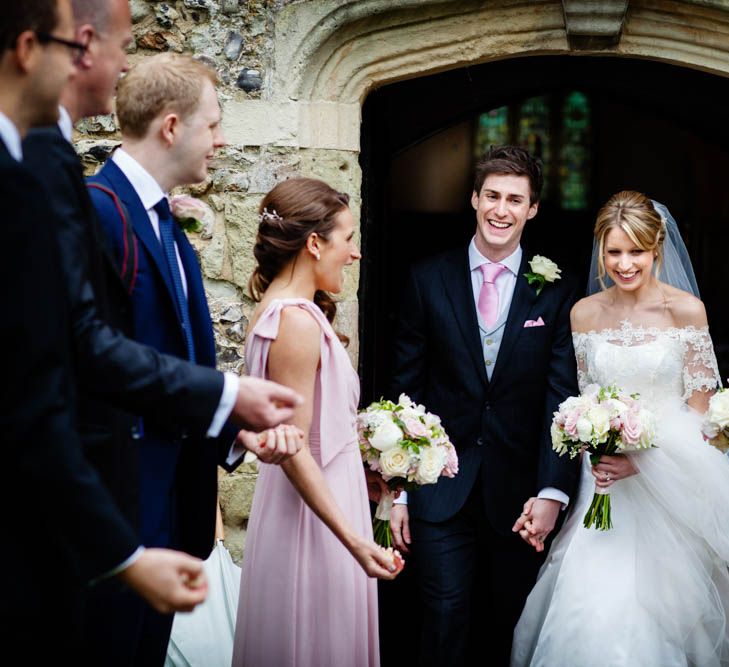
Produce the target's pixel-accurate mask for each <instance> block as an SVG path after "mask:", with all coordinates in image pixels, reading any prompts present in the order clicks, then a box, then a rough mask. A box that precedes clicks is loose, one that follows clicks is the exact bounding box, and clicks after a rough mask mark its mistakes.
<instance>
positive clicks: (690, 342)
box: [682, 327, 721, 401]
mask: <svg viewBox="0 0 729 667" xmlns="http://www.w3.org/2000/svg"><path fill="white" fill-rule="evenodd" d="M684 331H685V333H684V336H683V339H684V340H683V342H684V360H683V397H682V398H683V400H685V401H686V400H688V399H689V398H691V395H692V394H693V393H694V392H697V391H700V392H710V391H714V390H715V389H716V388H717V387H721V376H720V375H719V368H718V366H717V363H716V355H715V354H714V345H713V343H712V342H711V336H710V335H709V328H708V327H701V328H700V329H696V328H693V327H690V328H688V329H685V330H684Z"/></svg>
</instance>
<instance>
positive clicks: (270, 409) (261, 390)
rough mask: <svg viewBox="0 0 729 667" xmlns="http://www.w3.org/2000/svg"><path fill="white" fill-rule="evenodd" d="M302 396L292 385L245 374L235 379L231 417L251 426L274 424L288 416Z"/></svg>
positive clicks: (291, 413) (301, 401)
mask: <svg viewBox="0 0 729 667" xmlns="http://www.w3.org/2000/svg"><path fill="white" fill-rule="evenodd" d="M303 401H304V399H303V398H302V397H301V396H300V395H299V394H298V393H296V392H295V391H294V390H293V389H289V388H288V387H284V386H283V385H280V384H277V383H276V382H271V381H269V380H263V379H261V378H256V377H251V376H248V375H245V376H241V377H240V378H239V379H238V396H237V397H236V400H235V405H234V406H233V412H232V414H231V418H232V419H233V420H234V421H236V422H237V423H239V424H245V425H247V426H249V427H251V428H253V429H255V430H262V429H266V428H271V427H273V426H277V425H278V424H280V423H281V422H285V421H287V420H289V419H291V417H292V415H293V414H294V408H296V407H298V406H299V405H301V404H302V403H303Z"/></svg>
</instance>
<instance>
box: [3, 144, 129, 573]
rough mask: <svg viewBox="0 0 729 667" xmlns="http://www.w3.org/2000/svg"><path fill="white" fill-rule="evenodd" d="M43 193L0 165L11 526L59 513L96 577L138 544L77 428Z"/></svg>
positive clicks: (20, 536)
mask: <svg viewBox="0 0 729 667" xmlns="http://www.w3.org/2000/svg"><path fill="white" fill-rule="evenodd" d="M0 159H2V157H1V156H0ZM40 189H41V188H40V185H39V184H37V183H36V182H35V181H34V180H33V179H31V178H30V177H29V176H27V175H26V172H25V171H24V170H21V169H19V168H18V169H13V168H11V167H9V166H8V165H7V164H6V165H5V168H3V169H1V170H0V197H1V199H2V201H3V202H4V203H5V206H6V211H5V215H4V216H3V221H2V223H3V224H2V229H3V243H2V244H0V284H2V286H3V295H4V299H3V314H2V317H0V346H1V348H0V349H1V350H2V351H1V352H0V354H2V358H3V363H2V373H3V378H2V383H0V405H1V406H2V407H1V408H0V410H1V412H0V434H2V436H1V437H2V441H3V456H4V458H5V464H6V467H5V470H6V474H5V476H4V481H3V484H2V485H0V487H1V488H2V495H3V502H2V507H3V510H2V512H3V517H4V520H3V530H5V531H8V535H14V536H15V537H14V539H17V540H26V539H28V538H27V536H26V535H25V533H27V526H28V522H29V521H30V520H32V519H33V518H36V517H37V518H38V520H39V521H40V523H41V525H44V520H43V517H45V516H46V515H48V514H49V513H50V514H52V521H51V522H50V523H51V524H52V525H53V526H54V529H55V530H56V533H62V535H63V539H64V540H65V541H66V542H67V543H68V545H69V546H70V548H71V549H72V550H73V551H74V552H75V553H76V554H77V558H78V565H79V566H80V569H81V575H82V576H83V577H85V578H87V579H89V578H92V577H94V576H97V575H100V574H102V573H104V572H107V571H109V570H110V569H111V568H113V567H115V566H117V565H119V564H120V563H121V562H123V561H124V560H125V559H126V558H128V557H129V556H130V555H131V554H132V553H133V552H134V550H135V549H136V548H137V546H138V544H139V543H138V540H137V539H136V537H135V535H134V532H133V531H132V529H131V528H130V527H129V525H128V524H127V523H126V521H125V520H124V519H123V518H122V516H121V515H120V514H119V512H118V510H117V509H116V506H115V504H114V502H113V500H112V498H111V497H110V495H109V494H108V492H107V491H106V489H105V488H104V487H103V485H102V484H101V483H100V481H99V479H98V477H97V476H96V474H95V473H94V471H93V470H92V468H91V467H90V466H89V465H88V464H87V463H86V462H85V460H84V458H83V455H82V453H81V445H80V442H79V440H78V435H77V433H76V432H75V430H74V401H73V389H72V388H73V378H72V376H71V374H70V362H69V351H70V350H69V347H70V338H69V331H68V320H67V300H66V298H65V294H64V293H63V291H62V290H61V289H60V287H59V285H60V265H59V259H58V252H57V246H56V239H55V237H54V230H53V228H52V227H53V222H52V221H51V220H50V217H49V211H48V210H47V209H46V208H45V207H42V208H41V205H40V203H41V202H44V201H45V200H44V199H43V198H42V192H41V191H40ZM39 196H40V197H41V199H40V201H38V198H39ZM34 198H35V200H36V201H33V199H34ZM8 464H9V466H8ZM46 523H47V522H46ZM16 530H17V531H18V532H16ZM51 539H52V538H51ZM8 548H12V549H17V548H19V547H18V544H15V545H13V546H12V547H10V546H9V547H8ZM33 548H34V549H42V548H43V547H42V545H36V546H35V547H33ZM47 566H48V567H50V568H52V567H54V563H48V564H47ZM10 576H12V573H10ZM62 576H64V575H63V573H62V572H59V579H60V578H61V577H62Z"/></svg>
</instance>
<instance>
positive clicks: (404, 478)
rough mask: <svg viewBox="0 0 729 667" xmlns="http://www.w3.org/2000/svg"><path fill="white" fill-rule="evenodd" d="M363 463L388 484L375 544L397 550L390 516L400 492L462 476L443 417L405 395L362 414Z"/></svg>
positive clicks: (377, 518)
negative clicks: (443, 424) (446, 478)
mask: <svg viewBox="0 0 729 667" xmlns="http://www.w3.org/2000/svg"><path fill="white" fill-rule="evenodd" d="M357 431H358V433H359V449H360V452H361V454H362V460H363V461H364V462H365V463H366V464H367V465H368V466H369V467H370V469H371V470H374V471H375V472H377V473H379V474H380V475H381V476H382V479H383V480H384V481H385V482H387V486H388V487H389V488H390V490H391V491H390V493H384V494H383V496H382V499H381V500H380V502H379V504H378V505H377V511H376V512H375V518H374V520H373V522H372V524H373V528H374V535H375V541H376V542H377V543H378V544H380V545H382V546H384V547H391V546H392V531H391V530H390V511H391V510H392V501H393V500H394V498H395V492H396V491H397V490H399V489H402V490H405V491H412V490H415V489H417V488H418V487H419V486H421V485H422V484H435V483H436V482H437V481H438V479H439V478H440V477H441V475H443V476H445V477H454V476H455V475H456V474H457V473H458V455H457V454H456V449H455V447H454V446H453V445H452V444H451V441H450V440H449V439H448V436H447V435H446V432H445V430H443V427H442V426H441V423H440V417H438V416H437V415H434V414H432V413H430V412H427V411H426V410H425V408H424V407H423V406H422V405H416V404H415V403H413V402H412V401H411V400H410V398H409V397H408V396H406V395H405V394H400V398H399V400H398V402H397V403H393V402H392V401H386V400H380V401H376V402H374V403H372V404H371V405H370V406H369V407H368V408H366V409H365V410H361V411H360V412H359V414H358V415H357Z"/></svg>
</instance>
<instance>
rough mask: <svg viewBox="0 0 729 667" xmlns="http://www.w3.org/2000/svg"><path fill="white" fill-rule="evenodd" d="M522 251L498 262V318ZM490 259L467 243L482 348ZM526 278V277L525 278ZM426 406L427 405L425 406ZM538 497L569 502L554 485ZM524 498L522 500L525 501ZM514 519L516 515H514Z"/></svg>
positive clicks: (506, 305)
mask: <svg viewBox="0 0 729 667" xmlns="http://www.w3.org/2000/svg"><path fill="white" fill-rule="evenodd" d="M522 255H523V251H522V249H521V246H518V247H517V249H516V250H514V252H512V253H511V255H509V256H508V257H505V258H504V259H502V260H501V261H500V262H499V264H502V265H503V266H505V267H506V269H507V270H506V271H502V272H501V273H500V274H499V275H498V276H497V278H496V280H495V282H494V286H495V287H496V291H497V293H498V295H499V312H498V315H497V317H496V319H497V320H498V319H499V318H500V317H501V316H502V315H503V313H504V311H505V310H508V308H509V307H510V306H511V298H512V297H513V296H514V288H515V287H516V281H517V279H518V277H519V267H520V266H521V259H522ZM491 263H492V262H491V260H490V259H488V257H484V256H483V255H482V254H481V253H480V252H479V250H478V248H477V247H476V237H475V236H474V237H473V238H472V239H471V243H470V244H469V245H468V266H469V268H470V270H471V289H472V290H473V301H474V304H475V306H476V313H477V316H478V322H479V333H480V335H481V347H482V348H483V345H484V339H485V338H486V335H487V334H486V330H485V328H484V326H483V322H481V315H480V313H479V312H478V298H479V296H480V294H481V287H482V286H483V273H482V271H481V265H482V264H491ZM525 280H526V279H525ZM426 407H427V406H426ZM538 497H539V498H547V499H549V500H557V501H559V502H560V503H562V508H563V509H564V508H566V507H567V505H568V504H569V501H570V499H569V496H568V495H567V494H566V493H564V492H562V491H560V490H559V489H555V488H554V487H551V486H548V487H545V488H544V489H542V490H541V491H540V492H539V493H538ZM526 500H527V499H526V498H524V501H525V502H526ZM407 501H408V497H407V493H406V492H404V491H403V492H402V493H401V494H400V497H399V498H398V499H397V500H395V503H396V504H398V505H403V504H407ZM514 519H515V520H516V517H514Z"/></svg>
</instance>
